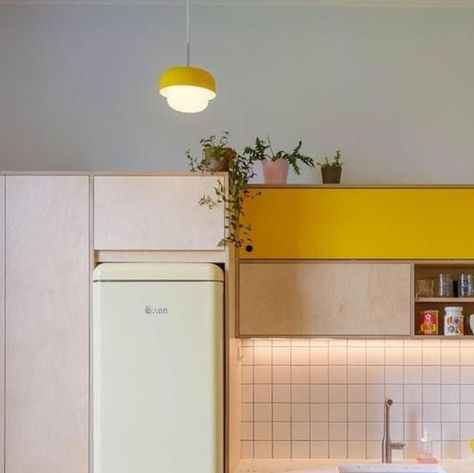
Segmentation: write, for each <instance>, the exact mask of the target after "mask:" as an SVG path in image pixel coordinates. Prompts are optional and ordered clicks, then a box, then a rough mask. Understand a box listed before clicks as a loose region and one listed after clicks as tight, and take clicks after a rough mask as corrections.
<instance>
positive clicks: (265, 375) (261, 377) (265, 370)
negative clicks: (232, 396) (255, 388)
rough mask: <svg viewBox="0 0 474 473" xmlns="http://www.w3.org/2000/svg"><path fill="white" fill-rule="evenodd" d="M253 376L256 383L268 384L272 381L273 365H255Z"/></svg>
mask: <svg viewBox="0 0 474 473" xmlns="http://www.w3.org/2000/svg"><path fill="white" fill-rule="evenodd" d="M253 377H254V381H253V382H254V383H255V384H266V383H271V382H272V367H271V366H270V365H268V366H255V367H254V370H253Z"/></svg>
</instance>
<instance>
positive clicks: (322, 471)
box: [235, 459, 474, 473]
mask: <svg viewBox="0 0 474 473" xmlns="http://www.w3.org/2000/svg"><path fill="white" fill-rule="evenodd" d="M361 463H367V464H370V463H379V462H377V461H370V460H355V459H352V460H335V459H334V460H318V459H313V460H282V459H279V460H263V459H262V460H256V459H252V460H242V461H241V462H240V463H239V466H238V468H237V470H235V473H283V472H286V473H290V472H291V473H293V472H295V473H296V472H298V473H310V472H314V473H316V472H317V473H338V469H337V465H341V464H347V465H349V464H350V465H354V464H361ZM394 463H395V462H394ZM397 463H409V462H397ZM439 464H440V465H441V466H442V468H443V469H444V470H445V472H446V473H474V460H441V461H440V462H439Z"/></svg>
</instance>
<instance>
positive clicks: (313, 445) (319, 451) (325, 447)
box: [310, 440, 329, 458]
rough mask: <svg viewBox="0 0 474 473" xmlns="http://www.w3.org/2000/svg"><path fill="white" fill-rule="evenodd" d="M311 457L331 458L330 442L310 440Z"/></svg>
mask: <svg viewBox="0 0 474 473" xmlns="http://www.w3.org/2000/svg"><path fill="white" fill-rule="evenodd" d="M310 456H311V458H329V442H328V441H318V440H316V441H312V442H310Z"/></svg>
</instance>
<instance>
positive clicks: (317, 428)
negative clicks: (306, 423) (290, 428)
mask: <svg viewBox="0 0 474 473" xmlns="http://www.w3.org/2000/svg"><path fill="white" fill-rule="evenodd" d="M310 429H311V430H310V434H311V440H326V441H327V440H328V439H329V423H328V422H311V425H310Z"/></svg>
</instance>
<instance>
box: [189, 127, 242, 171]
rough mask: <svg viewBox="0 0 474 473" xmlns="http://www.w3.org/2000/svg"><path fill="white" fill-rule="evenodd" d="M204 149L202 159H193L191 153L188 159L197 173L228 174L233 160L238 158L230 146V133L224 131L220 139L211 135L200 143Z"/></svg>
mask: <svg viewBox="0 0 474 473" xmlns="http://www.w3.org/2000/svg"><path fill="white" fill-rule="evenodd" d="M199 143H200V144H201V147H202V152H201V158H193V157H192V156H191V153H190V151H189V150H188V151H186V157H187V158H188V160H189V161H190V163H193V165H194V167H195V168H196V170H197V171H202V172H226V171H228V170H229V166H230V163H231V161H232V160H234V159H235V158H236V156H237V152H236V151H235V149H233V148H231V147H230V146H229V132H227V131H224V133H223V134H222V136H221V137H220V138H217V137H216V136H215V135H211V136H209V137H207V138H203V139H202V140H200V142H199Z"/></svg>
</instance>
